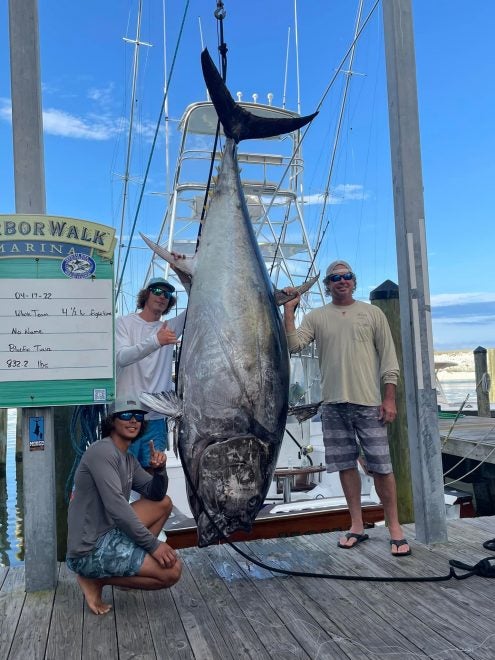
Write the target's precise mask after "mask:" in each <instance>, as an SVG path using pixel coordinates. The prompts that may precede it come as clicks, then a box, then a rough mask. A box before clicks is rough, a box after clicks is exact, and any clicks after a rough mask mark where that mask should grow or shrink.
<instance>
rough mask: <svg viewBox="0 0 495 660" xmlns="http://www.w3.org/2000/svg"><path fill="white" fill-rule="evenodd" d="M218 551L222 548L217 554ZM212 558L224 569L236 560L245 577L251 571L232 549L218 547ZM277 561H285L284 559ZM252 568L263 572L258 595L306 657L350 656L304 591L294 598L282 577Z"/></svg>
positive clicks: (249, 548) (250, 546) (251, 545)
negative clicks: (278, 618)
mask: <svg viewBox="0 0 495 660" xmlns="http://www.w3.org/2000/svg"><path fill="white" fill-rule="evenodd" d="M258 545H261V542H258V543H253V542H251V543H249V544H245V545H243V549H245V550H246V551H247V552H248V553H252V551H253V549H254V550H256V547H257V546H258ZM277 545H278V544H277ZM220 552H222V554H221V555H220ZM261 554H263V553H261ZM210 559H212V557H210ZM215 562H216V563H219V562H221V564H222V565H221V568H222V569H223V570H225V566H226V565H228V564H233V563H234V562H236V563H237V565H238V566H239V567H240V568H241V570H242V571H243V572H244V575H245V576H246V577H249V576H250V575H251V574H252V570H251V567H250V566H249V565H248V562H246V561H245V560H244V559H241V558H240V557H239V555H237V554H236V553H235V550H233V549H231V548H227V547H225V548H224V549H223V550H222V551H220V549H218V553H217V558H216V559H215ZM281 563H282V564H284V565H285V561H284V560H282V562H281ZM279 565H280V562H279ZM230 570H231V571H232V570H233V569H232V568H230ZM255 572H256V574H257V575H260V572H261V573H263V572H264V574H265V577H264V579H259V578H258V579H257V580H256V582H255V586H256V589H257V590H258V591H259V594H260V598H261V599H263V601H266V602H267V603H268V605H269V606H270V607H271V608H272V610H273V611H274V612H276V613H277V614H278V615H279V616H280V617H281V622H282V623H283V625H284V626H285V627H286V628H287V629H288V630H289V631H290V634H291V635H292V636H293V637H294V638H295V640H296V641H297V643H298V644H299V645H300V647H301V648H302V649H303V650H304V651H305V652H306V653H307V655H308V656H309V657H310V658H319V659H320V660H324V659H328V660H331V659H333V658H348V657H350V656H348V655H347V654H346V653H345V652H344V651H343V650H342V649H341V648H340V646H339V644H338V642H337V641H336V640H337V639H338V638H339V637H340V636H341V631H340V630H339V629H338V628H336V627H335V626H333V625H332V622H329V621H328V619H327V618H326V617H322V616H321V615H320V612H319V610H318V608H315V607H313V603H312V601H310V602H308V599H306V598H305V594H303V593H298V594H297V598H294V597H293V595H292V594H291V593H290V591H288V590H287V589H286V588H285V587H284V585H283V584H282V582H283V580H284V578H282V577H280V576H277V577H279V578H280V579H276V576H275V574H273V573H271V572H269V571H263V569H261V568H259V567H256V569H255ZM231 588H232V587H231ZM243 595H244V594H243V593H241V594H240V595H239V604H240V606H241V607H243V604H244V599H243ZM291 643H292V642H291ZM284 647H285V648H290V647H289V646H288V642H287V641H285V640H284ZM272 648H273V649H276V648H277V646H276V644H275V643H273V642H272V643H271V645H270V646H269V647H268V650H271V649H272ZM292 654H293V649H292V648H291V657H292ZM275 657H282V656H277V654H276V653H275Z"/></svg>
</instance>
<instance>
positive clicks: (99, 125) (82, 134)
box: [43, 108, 121, 140]
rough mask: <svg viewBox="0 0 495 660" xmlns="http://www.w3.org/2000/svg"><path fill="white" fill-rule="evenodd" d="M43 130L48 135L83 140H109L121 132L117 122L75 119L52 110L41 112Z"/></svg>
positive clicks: (102, 119)
mask: <svg viewBox="0 0 495 660" xmlns="http://www.w3.org/2000/svg"><path fill="white" fill-rule="evenodd" d="M43 129H44V132H45V133H48V134H49V135H60V136H63V137H71V138H79V139H83V140H109V139H111V138H113V137H114V136H115V135H117V134H118V133H119V132H120V130H121V129H120V126H119V123H118V122H115V121H113V120H109V119H106V118H105V117H101V116H100V117H88V118H82V117H76V116H75V115H71V114H69V113H67V112H64V111H62V110H55V109H53V108H50V109H48V110H45V111H44V112H43Z"/></svg>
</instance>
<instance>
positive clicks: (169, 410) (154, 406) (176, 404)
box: [139, 392, 183, 423]
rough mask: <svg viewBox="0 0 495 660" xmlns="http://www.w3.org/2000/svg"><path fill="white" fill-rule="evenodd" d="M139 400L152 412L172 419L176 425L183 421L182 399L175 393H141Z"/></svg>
mask: <svg viewBox="0 0 495 660" xmlns="http://www.w3.org/2000/svg"><path fill="white" fill-rule="evenodd" d="M139 400H140V401H141V403H143V404H144V405H145V406H147V407H148V408H150V409H151V410H154V411H155V412H159V413H161V414H162V415H166V416H167V417H170V418H171V419H172V420H173V421H174V422H175V423H177V422H178V421H179V420H180V419H182V414H183V411H182V399H180V398H179V397H178V396H177V394H176V393H175V392H155V393H151V392H141V394H140V395H139Z"/></svg>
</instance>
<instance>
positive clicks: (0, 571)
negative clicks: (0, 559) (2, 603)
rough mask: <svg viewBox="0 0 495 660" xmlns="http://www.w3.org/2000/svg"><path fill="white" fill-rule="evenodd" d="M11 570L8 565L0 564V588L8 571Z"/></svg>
mask: <svg viewBox="0 0 495 660" xmlns="http://www.w3.org/2000/svg"><path fill="white" fill-rule="evenodd" d="M8 572H9V569H8V567H7V566H0V590H1V588H2V584H3V581H4V580H5V578H6V577H7V573H8Z"/></svg>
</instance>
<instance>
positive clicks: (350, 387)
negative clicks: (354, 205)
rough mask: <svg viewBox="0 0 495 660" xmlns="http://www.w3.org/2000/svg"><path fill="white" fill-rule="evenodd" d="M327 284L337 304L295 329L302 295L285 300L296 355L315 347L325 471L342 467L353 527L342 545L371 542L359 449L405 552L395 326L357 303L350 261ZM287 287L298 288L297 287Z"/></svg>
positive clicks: (333, 269) (338, 264) (336, 265)
mask: <svg viewBox="0 0 495 660" xmlns="http://www.w3.org/2000/svg"><path fill="white" fill-rule="evenodd" d="M323 283H324V285H325V292H326V294H327V295H329V296H331V298H332V302H331V303H329V304H327V305H324V306H323V307H320V308H318V309H315V310H313V311H311V312H310V313H309V314H307V315H306V316H305V317H304V318H303V320H302V323H301V325H300V327H299V328H297V329H296V326H295V318H294V312H295V308H296V306H297V305H298V303H299V301H300V296H297V297H296V298H294V299H293V300H291V301H289V302H287V303H286V304H285V305H284V324H285V329H286V332H287V340H288V344H289V350H290V351H291V352H292V353H293V352H296V351H300V350H301V349H302V348H304V346H307V345H308V344H309V343H311V342H312V341H315V342H316V345H317V347H318V358H319V364H320V372H321V386H322V394H323V400H324V403H323V405H322V408H321V418H322V427H323V442H324V444H325V460H326V464H327V472H336V471H338V472H339V476H340V481H341V484H342V489H343V491H344V495H345V497H346V500H347V506H348V507H349V513H350V516H351V528H350V530H349V532H347V534H345V536H343V537H342V538H341V539H340V540H339V544H338V545H339V547H340V548H344V549H349V548H354V547H355V546H356V545H358V544H359V543H361V542H363V541H365V540H366V539H368V535H367V534H365V533H364V523H363V517H362V511H361V478H360V476H359V472H358V470H357V460H358V457H359V448H360V447H361V448H362V450H363V453H364V456H365V459H366V465H367V469H368V470H369V472H370V473H372V476H373V479H374V482H375V488H376V492H377V493H378V496H379V497H380V500H381V502H382V504H383V509H384V513H385V519H386V521H387V524H388V528H389V532H390V537H391V538H390V545H391V552H392V555H394V556H396V557H404V556H406V555H409V554H411V550H410V547H409V544H408V542H407V540H406V539H405V538H404V537H403V533H402V528H401V526H400V524H399V518H398V512H397V491H396V485H395V477H394V474H393V472H392V464H391V461H390V453H389V447H388V438H387V429H386V424H388V423H390V422H392V421H393V420H394V419H395V417H396V415H397V408H396V405H395V391H396V386H397V380H398V377H399V365H398V362H397V357H396V353H395V348H394V344H393V340H392V335H391V333H390V328H389V325H388V322H387V319H386V317H385V315H384V314H383V312H382V311H381V310H380V309H378V307H374V306H373V305H369V304H367V303H363V302H360V301H357V300H354V298H353V293H354V291H355V289H356V276H355V275H354V273H353V272H352V269H351V267H350V266H349V264H348V263H347V262H345V261H341V260H338V261H334V262H332V263H331V264H330V266H329V267H328V268H327V272H326V277H325V279H324V280H323ZM285 291H286V292H287V293H296V291H295V289H292V288H288V289H286V290H285ZM380 382H381V383H382V384H383V399H382V396H381V393H380Z"/></svg>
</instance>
